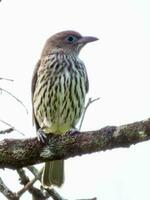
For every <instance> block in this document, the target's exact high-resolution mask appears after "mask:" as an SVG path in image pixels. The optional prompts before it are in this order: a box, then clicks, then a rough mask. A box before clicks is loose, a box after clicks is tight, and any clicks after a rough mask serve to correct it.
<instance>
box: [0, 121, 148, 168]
mask: <svg viewBox="0 0 150 200" xmlns="http://www.w3.org/2000/svg"><path fill="white" fill-rule="evenodd" d="M149 139H150V119H147V120H144V121H140V122H134V123H132V124H127V125H123V126H118V127H117V126H107V127H104V128H102V129H100V130H96V131H87V132H76V133H74V134H65V135H63V136H60V135H56V134H55V135H54V134H49V135H48V137H47V141H46V144H41V143H40V142H39V141H38V140H37V138H30V139H5V140H3V141H1V142H0V168H4V167H7V168H20V167H25V166H29V165H33V164H37V163H41V162H46V161H51V160H57V159H67V158H70V157H74V156H77V155H78V156H79V155H83V154H88V153H93V152H97V151H104V150H107V149H113V148H118V147H129V146H130V145H132V144H136V143H139V142H143V141H146V140H149Z"/></svg>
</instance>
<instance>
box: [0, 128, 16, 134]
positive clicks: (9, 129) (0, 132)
mask: <svg viewBox="0 0 150 200" xmlns="http://www.w3.org/2000/svg"><path fill="white" fill-rule="evenodd" d="M12 131H14V128H8V129H5V130H2V131H0V134H6V133H11V132H12Z"/></svg>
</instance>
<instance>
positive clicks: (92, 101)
mask: <svg viewBox="0 0 150 200" xmlns="http://www.w3.org/2000/svg"><path fill="white" fill-rule="evenodd" d="M99 99H100V98H99V97H98V98H96V99H93V100H92V98H89V99H88V102H87V104H86V106H85V108H84V111H83V114H82V117H81V121H80V125H79V130H81V127H82V124H83V120H84V117H85V114H86V111H87V109H88V107H89V106H90V104H92V103H94V102H95V101H98V100H99Z"/></svg>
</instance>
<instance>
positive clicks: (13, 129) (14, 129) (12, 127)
mask: <svg viewBox="0 0 150 200" xmlns="http://www.w3.org/2000/svg"><path fill="white" fill-rule="evenodd" d="M0 122H2V123H3V124H6V125H7V126H9V127H10V128H9V129H6V130H9V131H10V130H11V129H12V131H16V132H18V133H20V134H21V135H23V136H24V133H22V132H20V131H19V130H17V129H16V128H15V127H14V126H12V125H11V124H9V123H8V122H5V121H3V120H1V119H0ZM1 134H2V133H1Z"/></svg>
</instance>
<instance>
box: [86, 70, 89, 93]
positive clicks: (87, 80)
mask: <svg viewBox="0 0 150 200" xmlns="http://www.w3.org/2000/svg"><path fill="white" fill-rule="evenodd" d="M88 91H89V79H88V76H87V73H86V93H88Z"/></svg>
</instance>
